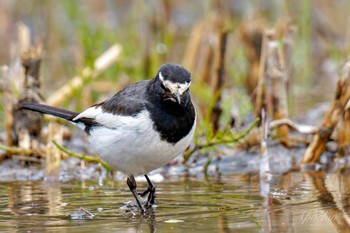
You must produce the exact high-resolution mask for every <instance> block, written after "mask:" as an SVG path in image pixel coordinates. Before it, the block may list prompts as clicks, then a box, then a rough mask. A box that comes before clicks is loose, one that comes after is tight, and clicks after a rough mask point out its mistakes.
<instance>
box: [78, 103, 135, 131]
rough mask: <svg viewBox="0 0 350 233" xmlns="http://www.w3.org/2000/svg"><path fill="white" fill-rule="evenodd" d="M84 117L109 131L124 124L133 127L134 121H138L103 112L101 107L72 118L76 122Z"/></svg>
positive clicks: (133, 118)
mask: <svg viewBox="0 0 350 233" xmlns="http://www.w3.org/2000/svg"><path fill="white" fill-rule="evenodd" d="M84 117H86V118H91V119H94V121H95V122H96V123H98V124H100V125H103V126H105V127H107V128H111V129H115V128H118V127H120V126H121V125H125V124H126V125H133V124H136V122H135V121H137V120H138V119H136V118H135V117H131V116H121V115H115V114H112V113H106V112H103V111H102V108H101V107H90V108H88V109H86V110H85V111H83V112H81V113H80V114H79V115H78V116H76V117H74V119H73V121H77V120H79V119H80V118H84Z"/></svg>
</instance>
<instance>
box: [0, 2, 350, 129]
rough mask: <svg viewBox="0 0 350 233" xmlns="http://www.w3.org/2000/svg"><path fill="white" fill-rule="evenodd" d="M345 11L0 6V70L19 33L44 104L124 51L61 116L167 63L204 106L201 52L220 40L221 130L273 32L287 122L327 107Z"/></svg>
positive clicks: (346, 46) (313, 7) (243, 102)
mask: <svg viewBox="0 0 350 233" xmlns="http://www.w3.org/2000/svg"><path fill="white" fill-rule="evenodd" d="M349 9H350V2H349V1H346V0H338V1H326V0H318V1H316V0H314V1H311V0H307V1H305V0H295V1H279V0H272V1H265V0H255V1H254V0H250V1H239V0H230V1H226V0H193V1H184V0H178V1H169V0H148V1H140V0H133V1H122V0H115V1H112V0H101V1H94V0H84V1H71V0H61V1H54V0H25V1H19V0H1V1H0V41H1V43H0V65H8V66H9V67H13V66H14V65H15V64H16V62H18V51H19V50H18V38H17V35H18V33H17V28H18V24H20V23H24V24H25V25H27V26H28V27H29V29H30V31H31V37H32V38H31V39H32V41H33V43H34V44H41V45H42V47H43V51H44V54H43V58H42V64H41V72H40V74H41V82H42V92H43V93H42V94H43V96H44V97H49V96H50V95H51V94H52V93H54V92H55V90H57V89H58V88H59V87H61V86H62V85H64V84H65V83H67V81H68V80H70V79H71V78H72V77H74V76H75V75H79V74H81V73H82V70H83V69H84V67H92V66H93V64H94V61H95V60H96V59H97V58H98V57H99V56H100V55H101V54H102V53H103V52H104V51H106V50H107V49H108V48H109V47H110V46H112V45H113V44H116V43H118V44H119V45H120V46H121V48H122V53H121V55H120V57H119V58H118V61H117V62H116V63H115V64H113V65H112V66H111V67H110V68H109V69H108V70H107V71H105V72H102V73H101V74H99V76H98V78H97V79H95V80H94V81H93V83H86V85H84V88H81V89H80V90H78V91H76V93H74V97H75V98H70V99H68V100H66V101H65V103H63V104H61V105H60V106H62V107H66V108H70V109H75V110H81V109H83V108H85V107H88V106H89V105H91V104H93V103H95V102H96V101H101V100H103V99H105V98H107V97H109V96H111V95H113V94H114V93H115V92H116V91H117V90H119V89H121V88H122V87H123V86H126V85H128V84H130V83H132V82H135V81H139V80H143V79H147V78H152V77H154V75H155V73H156V71H157V69H158V67H159V66H160V65H161V64H163V63H166V62H174V63H180V64H182V65H184V66H186V67H187V68H188V69H189V70H190V71H191V72H192V76H193V80H194V81H193V83H194V85H193V88H192V95H193V98H194V99H195V101H196V103H197V104H198V105H200V106H206V105H208V104H210V100H211V99H212V97H213V88H214V87H213V86H215V85H213V83H212V81H210V80H211V79H212V78H213V75H212V71H210V70H208V69H207V68H208V67H211V66H212V63H215V61H214V60H215V59H211V58H212V56H214V55H213V54H215V53H211V52H210V50H208V48H213V50H215V49H216V47H217V43H218V37H219V38H220V36H218V35H219V34H220V32H221V31H225V33H227V37H226V43H225V45H226V46H225V48H224V49H225V54H224V61H223V62H224V66H223V68H224V73H223V78H224V79H223V80H224V83H223V85H222V87H223V88H224V90H225V91H224V94H223V95H222V103H221V104H222V106H223V113H222V116H221V118H222V119H221V121H222V123H223V124H225V123H227V122H228V121H230V117H231V115H233V114H235V115H238V117H239V118H244V117H245V116H246V115H247V114H249V113H251V112H252V102H251V99H252V96H253V95H254V87H253V88H252V87H250V86H249V83H248V82H249V81H248V80H249V76H251V75H252V73H254V69H256V68H254V59H255V60H257V59H259V53H260V51H259V49H260V47H261V40H262V36H261V35H262V33H263V31H264V30H266V29H273V30H275V32H276V35H277V36H276V38H277V39H278V40H280V41H282V40H283V38H286V37H285V36H284V37H283V36H280V35H282V34H283V35H286V33H285V32H286V31H287V30H288V29H289V28H292V29H293V32H294V34H293V35H292V36H291V41H290V43H291V44H292V45H291V47H290V48H291V51H290V52H289V53H287V56H288V57H287V58H286V59H287V60H288V69H289V71H290V72H289V81H288V82H289V100H288V101H289V110H290V115H292V116H295V115H301V114H302V113H303V112H304V111H305V110H306V109H308V108H311V107H313V106H315V105H317V104H318V103H320V102H324V101H330V100H331V99H332V97H333V93H334V90H335V84H336V81H337V79H338V75H339V72H340V67H341V66H342V65H343V63H344V61H345V59H346V57H347V56H348V54H349V50H350V30H349V28H350V26H349V25H350V16H349ZM215 46H216V47H215ZM252 50H254V51H253V52H252ZM254 54H255V55H254ZM254 56H255V58H254ZM257 57H258V58H257ZM210 69H213V68H210ZM208 72H209V73H208ZM1 118H3V114H1Z"/></svg>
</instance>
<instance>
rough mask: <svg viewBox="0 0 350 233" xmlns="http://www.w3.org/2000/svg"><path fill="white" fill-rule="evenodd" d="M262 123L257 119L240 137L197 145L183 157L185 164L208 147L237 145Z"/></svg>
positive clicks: (213, 140) (214, 140)
mask: <svg viewBox="0 0 350 233" xmlns="http://www.w3.org/2000/svg"><path fill="white" fill-rule="evenodd" d="M259 122H260V119H259V118H256V119H255V120H254V121H253V123H252V124H251V125H250V126H249V127H248V128H247V129H246V130H245V131H244V132H243V133H240V134H239V135H238V136H236V137H233V138H230V139H222V140H218V139H215V138H213V139H212V140H210V141H209V142H206V143H203V144H198V145H195V147H194V148H193V149H190V150H188V151H185V153H184V155H183V161H184V163H185V162H186V161H187V160H188V159H189V158H190V157H191V155H192V154H193V153H194V152H196V151H197V150H201V149H204V148H208V147H212V146H217V145H220V144H230V143H235V142H239V141H240V140H241V139H242V138H244V137H245V136H247V135H248V134H249V133H250V131H252V129H254V127H255V126H257V125H258V123H259Z"/></svg>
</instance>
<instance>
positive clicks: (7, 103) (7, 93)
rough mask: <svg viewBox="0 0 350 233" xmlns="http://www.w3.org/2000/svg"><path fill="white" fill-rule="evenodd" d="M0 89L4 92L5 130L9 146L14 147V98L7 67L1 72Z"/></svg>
mask: <svg viewBox="0 0 350 233" xmlns="http://www.w3.org/2000/svg"><path fill="white" fill-rule="evenodd" d="M0 80H1V83H0V89H1V92H2V102H3V106H4V114H5V130H6V141H7V145H9V146H12V145H13V144H14V142H13V137H12V132H13V122H14V119H13V114H12V113H13V106H14V96H13V93H12V90H11V85H9V84H10V83H11V80H10V71H9V68H8V67H7V66H2V67H1V70H0Z"/></svg>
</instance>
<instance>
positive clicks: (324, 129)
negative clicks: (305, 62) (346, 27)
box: [301, 57, 350, 164]
mask: <svg viewBox="0 0 350 233" xmlns="http://www.w3.org/2000/svg"><path fill="white" fill-rule="evenodd" d="M349 100H350V57H349V58H348V60H347V62H346V63H345V65H344V67H343V73H342V76H341V78H340V79H339V80H338V82H337V89H336V92H335V97H334V100H333V102H332V105H331V107H330V109H329V110H328V112H327V114H326V115H325V117H324V120H323V122H322V126H321V127H320V130H319V131H318V133H316V134H315V136H314V138H313V141H312V142H311V144H310V145H309V147H308V148H307V149H306V152H305V154H304V157H303V159H302V161H301V164H305V163H314V162H317V161H318V160H319V158H320V156H321V155H322V153H323V152H324V151H325V149H326V143H327V142H328V141H329V139H330V137H331V135H332V133H333V131H334V129H335V127H336V125H337V123H338V122H339V121H340V119H341V117H342V115H343V114H344V111H345V107H346V105H347V104H348V102H349Z"/></svg>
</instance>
